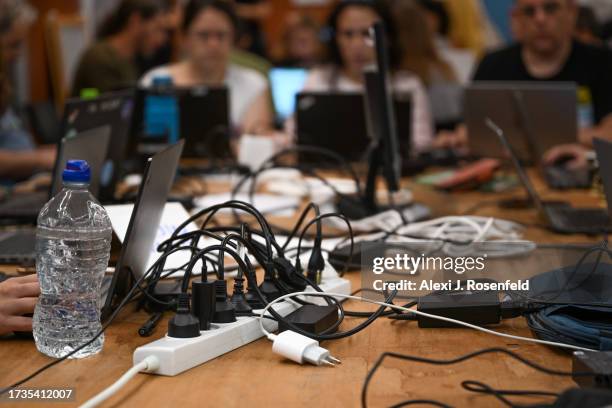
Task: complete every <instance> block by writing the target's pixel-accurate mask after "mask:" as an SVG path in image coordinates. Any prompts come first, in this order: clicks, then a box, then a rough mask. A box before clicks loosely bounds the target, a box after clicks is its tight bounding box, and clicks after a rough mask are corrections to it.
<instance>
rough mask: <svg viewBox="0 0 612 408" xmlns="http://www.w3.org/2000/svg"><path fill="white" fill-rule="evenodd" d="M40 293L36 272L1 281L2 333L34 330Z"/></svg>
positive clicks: (0, 330)
mask: <svg viewBox="0 0 612 408" xmlns="http://www.w3.org/2000/svg"><path fill="white" fill-rule="evenodd" d="M39 294H40V287H39V285H38V277H37V276H36V275H35V274H32V275H27V276H20V277H18V278H10V279H7V280H5V281H4V282H0V335H4V334H8V333H12V332H14V331H32V318H31V317H26V316H23V315H25V314H29V313H33V312H34V306H36V302H37V300H38V295H39Z"/></svg>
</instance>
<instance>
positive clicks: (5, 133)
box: [0, 108, 35, 150]
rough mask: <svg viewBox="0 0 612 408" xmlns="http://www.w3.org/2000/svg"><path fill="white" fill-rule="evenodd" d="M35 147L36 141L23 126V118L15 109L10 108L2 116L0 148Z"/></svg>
mask: <svg viewBox="0 0 612 408" xmlns="http://www.w3.org/2000/svg"><path fill="white" fill-rule="evenodd" d="M34 147H35V146H34V142H33V141H32V138H31V137H30V134H29V133H28V132H27V131H26V130H25V129H24V128H23V125H22V123H21V120H20V119H19V117H18V116H17V114H16V113H15V111H13V109H11V108H8V109H7V110H6V111H5V112H4V114H3V115H2V116H1V117H0V149H2V150H32V149H34Z"/></svg>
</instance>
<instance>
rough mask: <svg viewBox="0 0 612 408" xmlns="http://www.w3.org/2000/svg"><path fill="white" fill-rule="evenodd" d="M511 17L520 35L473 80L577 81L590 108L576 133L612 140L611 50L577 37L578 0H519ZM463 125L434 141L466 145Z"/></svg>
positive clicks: (585, 140) (588, 139)
mask: <svg viewBox="0 0 612 408" xmlns="http://www.w3.org/2000/svg"><path fill="white" fill-rule="evenodd" d="M512 14H513V16H512V18H513V19H514V23H515V25H516V28H517V30H518V32H519V38H520V41H519V42H518V43H516V44H513V45H510V46H508V47H506V48H503V49H501V50H499V51H495V52H492V53H490V54H488V55H487V56H485V58H484V59H483V60H482V62H481V63H480V66H479V67H478V69H477V70H476V73H475V75H474V80H475V81H523V82H524V81H552V82H575V83H576V84H577V85H578V92H579V103H580V107H581V108H582V107H583V105H586V106H587V107H588V108H589V110H590V111H591V112H592V114H591V115H590V117H587V118H586V119H587V120H588V121H589V123H580V124H579V132H578V135H577V139H578V141H579V142H580V143H582V144H583V145H585V146H587V147H590V146H591V144H592V139H593V137H600V138H604V139H608V140H612V75H610V73H611V72H612V51H610V50H608V49H606V48H603V47H596V46H592V45H587V44H583V43H581V42H578V41H576V40H575V39H574V30H575V27H576V19H577V15H578V7H577V5H576V2H575V0H516V4H515V6H514V8H513V10H512ZM467 141H468V135H467V131H466V128H465V126H463V125H462V126H459V127H458V128H457V131H456V132H453V133H446V134H444V135H443V137H441V138H438V139H437V140H436V142H437V143H438V144H439V145H444V146H465V145H467Z"/></svg>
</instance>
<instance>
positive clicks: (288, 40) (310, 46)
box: [276, 16, 323, 68]
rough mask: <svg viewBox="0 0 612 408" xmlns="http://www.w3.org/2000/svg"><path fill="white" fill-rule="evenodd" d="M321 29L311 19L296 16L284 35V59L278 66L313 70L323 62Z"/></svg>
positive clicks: (282, 51) (282, 53)
mask: <svg viewBox="0 0 612 408" xmlns="http://www.w3.org/2000/svg"><path fill="white" fill-rule="evenodd" d="M319 32H320V27H319V25H318V24H317V23H316V22H315V21H314V20H313V19H311V18H308V17H301V16H296V19H295V21H290V22H289V23H288V24H287V28H286V29H285V32H284V34H283V41H282V48H283V49H282V50H281V55H282V59H281V60H279V61H278V62H277V63H276V65H279V66H283V67H298V68H312V67H314V66H315V65H317V64H318V63H320V62H321V60H322V54H323V49H322V48H323V47H322V44H321V39H320V36H319Z"/></svg>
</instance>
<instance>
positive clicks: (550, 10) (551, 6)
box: [520, 1, 561, 18]
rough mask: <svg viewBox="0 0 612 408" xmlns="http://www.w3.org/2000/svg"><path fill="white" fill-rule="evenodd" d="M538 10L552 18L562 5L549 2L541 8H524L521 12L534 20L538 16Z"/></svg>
mask: <svg viewBox="0 0 612 408" xmlns="http://www.w3.org/2000/svg"><path fill="white" fill-rule="evenodd" d="M538 9H541V10H542V11H543V12H544V14H546V15H547V16H552V15H553V14H556V13H557V12H558V11H559V10H560V9H561V4H560V3H559V2H558V1H549V2H546V3H544V4H542V5H540V6H524V7H521V9H520V10H521V13H522V14H523V15H524V16H526V17H529V18H533V17H535V15H536V14H537V12H538Z"/></svg>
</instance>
